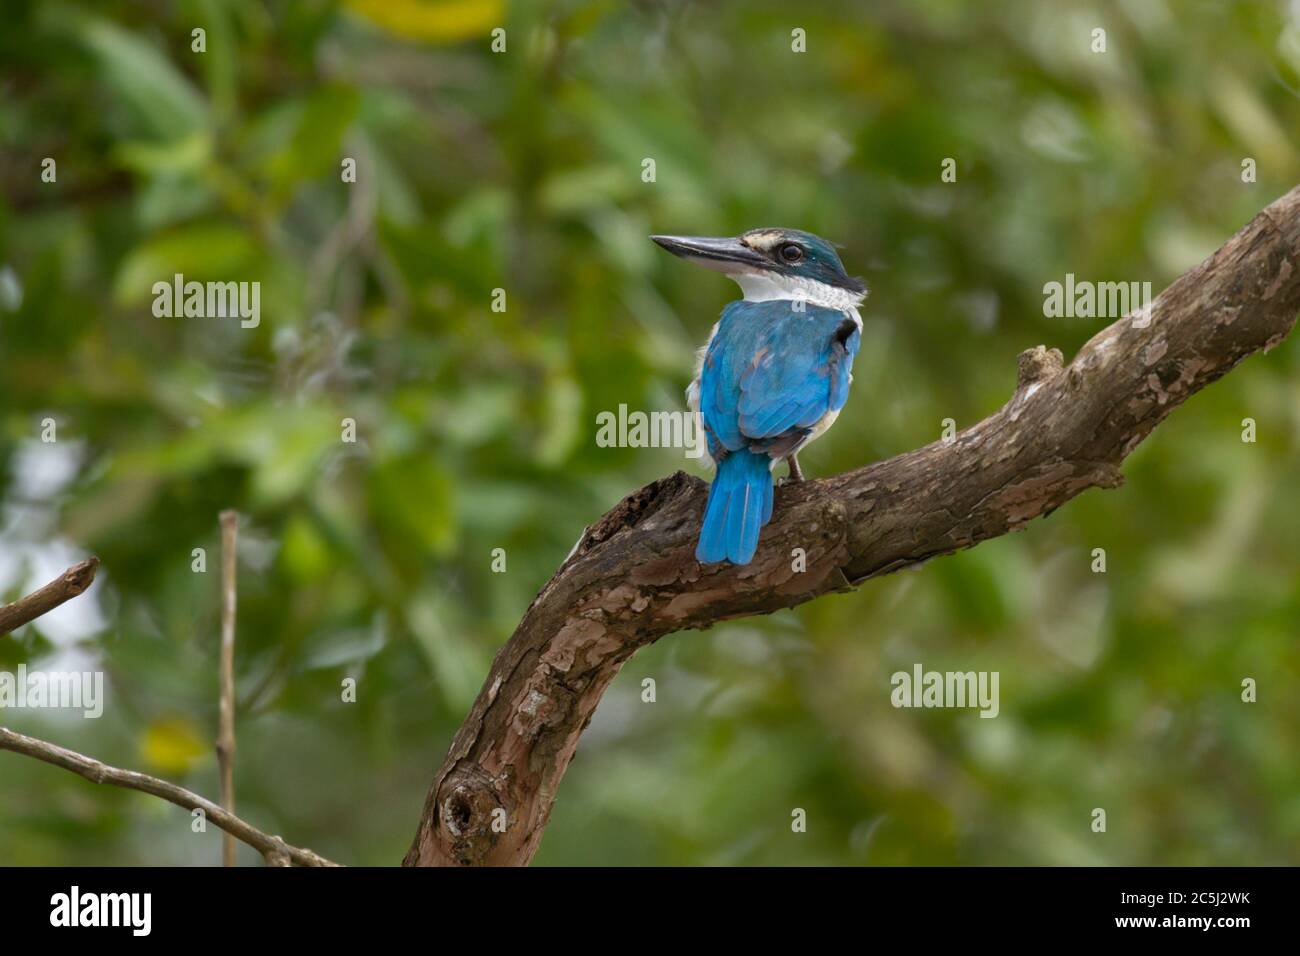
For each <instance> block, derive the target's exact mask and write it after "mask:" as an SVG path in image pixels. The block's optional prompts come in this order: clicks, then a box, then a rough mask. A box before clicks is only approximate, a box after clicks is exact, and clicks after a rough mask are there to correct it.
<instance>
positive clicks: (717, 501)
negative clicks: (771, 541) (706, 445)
mask: <svg viewBox="0 0 1300 956" xmlns="http://www.w3.org/2000/svg"><path fill="white" fill-rule="evenodd" d="M771 517H772V459H771V458H769V457H768V456H767V455H766V454H763V453H761V452H759V453H755V452H751V451H749V450H748V449H741V450H740V451H733V452H732V453H731V454H729V455H727V457H726V458H724V459H722V461H721V462H719V463H718V475H717V477H716V478H714V479H713V484H712V485H711V486H710V488H709V503H708V504H707V505H705V508H704V523H703V525H702V526H701V527H700V541H699V544H698V545H696V547H695V559H696V560H697V561H701V562H703V563H705V564H711V563H713V562H716V561H722V560H724V559H725V560H727V561H730V562H731V563H732V564H749V562H750V561H752V560H753V558H754V552H755V551H756V550H757V549H758V532H759V529H761V528H762V527H763V525H765V524H767V522H768V520H769V519H771Z"/></svg>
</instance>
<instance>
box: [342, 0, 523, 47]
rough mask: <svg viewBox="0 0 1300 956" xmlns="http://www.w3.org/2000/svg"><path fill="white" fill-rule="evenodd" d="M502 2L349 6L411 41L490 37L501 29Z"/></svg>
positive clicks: (362, 0) (395, 0) (352, 2)
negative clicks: (494, 28) (495, 29)
mask: <svg viewBox="0 0 1300 956" xmlns="http://www.w3.org/2000/svg"><path fill="white" fill-rule="evenodd" d="M503 6H504V4H503V3H502V2H501V0H348V7H349V8H350V9H351V10H352V11H353V12H354V13H357V14H359V15H360V16H363V17H365V18H366V19H367V20H369V21H371V22H372V23H374V24H376V25H377V26H380V27H383V28H384V29H385V30H388V31H389V32H390V33H396V34H397V35H398V36H402V37H406V38H407V39H410V40H430V41H450V40H465V39H468V38H470V37H476V36H483V37H486V36H487V34H488V32H489V31H490V30H491V29H492V28H493V27H499V26H501V20H502V8H503Z"/></svg>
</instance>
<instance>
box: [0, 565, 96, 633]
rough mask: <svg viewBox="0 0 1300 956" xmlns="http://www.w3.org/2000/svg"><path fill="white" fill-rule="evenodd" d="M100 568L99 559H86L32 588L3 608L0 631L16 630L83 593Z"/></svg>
mask: <svg viewBox="0 0 1300 956" xmlns="http://www.w3.org/2000/svg"><path fill="white" fill-rule="evenodd" d="M98 567H99V558H94V557H91V558H87V559H86V560H85V561H82V562H81V563H80V564H74V565H73V566H72V567H70V568H68V570H66V571H64V572H63V573H62V574H61V575H59V576H58V577H57V578H55V579H54V580H53V581H51V582H50V583H49V584H47V585H45V587H43V588H41V589H40V590H37V591H33V592H32V593H31V594H29V595H27V596H26V597H24V598H19V599H18V600H17V601H14V603H13V604H6V605H5V606H4V607H0V634H8V633H9V632H10V631H14V630H17V629H18V628H20V627H22V626H23V625H24V624H26V623H28V622H29V621H34V620H35V619H36V618H38V617H40V616H41V615H42V614H46V613H48V612H50V611H52V610H54V609H55V608H56V607H58V606H59V605H60V604H62V603H63V602H64V601H67V600H70V599H72V598H74V597H76V596H77V595H78V594H80V593H81V592H82V591H84V590H86V588H88V587H90V583H91V582H92V581H94V580H95V569H96V568H98Z"/></svg>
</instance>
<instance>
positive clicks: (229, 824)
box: [0, 727, 339, 866]
mask: <svg viewBox="0 0 1300 956" xmlns="http://www.w3.org/2000/svg"><path fill="white" fill-rule="evenodd" d="M0 750H10V751H13V752H14V753H18V754H24V755H26V756H28V757H35V758H36V759H37V760H43V761H45V763H50V764H54V766H56V767H62V768H63V769H64V770H71V771H72V772H73V773H75V774H79V775H81V776H83V777H85V778H86V779H87V780H89V781H90V782H91V783H107V784H112V785H113V786H115V787H125V788H127V789H128V790H139V791H140V792H141V793H148V794H152V795H153V796H155V797H161V798H162V799H164V800H167V801H170V802H171V803H174V804H176V805H177V806H178V807H184V808H185V809H186V810H191V811H193V810H200V809H201V810H202V811H203V813H204V815H205V816H206V817H207V819H209V820H211V821H212V822H213V823H214V824H216V825H217V826H218V827H220V828H221V829H222V830H224V831H225V832H226V833H229V834H230V835H231V836H233V837H236V838H237V839H239V840H242V841H243V842H244V843H247V844H248V845H249V846H251V847H253V849H255V850H257V851H258V852H260V853H261V854H262V855H263V856H264V857H266V861H267V862H268V863H270V864H271V865H272V866H277V865H281V866H283V865H288V863H296V864H297V865H298V866H338V865H339V864H337V863H332V862H330V861H329V860H327V859H325V858H324V857H323V856H318V855H317V854H315V853H313V852H312V851H311V850H306V849H301V848H299V847H296V846H290V845H289V844H287V843H285V842H284V840H282V839H281V838H280V837H278V836H271V835H269V834H266V833H263V832H262V831H261V830H259V829H257V828H256V827H254V826H252V825H250V824H248V823H245V822H244V821H243V820H241V819H239V817H237V816H235V815H234V814H233V813H227V812H226V811H225V810H223V809H222V808H221V807H219V806H217V805H216V804H215V803H213V802H212V801H211V800H208V799H206V798H204V797H200V796H199V795H198V794H197V793H191V792H190V791H188V790H186V789H185V788H184V787H178V786H176V784H174V783H168V782H167V781H166V780H159V779H158V778H157V777H150V776H149V775H147V774H143V773H137V772H136V771H134V770H120V769H118V768H117V767H110V766H108V764H104V763H100V762H99V761H98V760H95V759H93V758H91V757H87V756H85V755H84V754H79V753H76V752H75V751H72V750H65V749H64V748H62V747H58V746H55V745H54V744H51V743H47V742H46V741H44V740H38V739H36V738H35V737H28V736H26V735H25V734H20V733H15V732H14V731H12V730H9V729H8V728H5V727H0ZM286 861H288V863H286Z"/></svg>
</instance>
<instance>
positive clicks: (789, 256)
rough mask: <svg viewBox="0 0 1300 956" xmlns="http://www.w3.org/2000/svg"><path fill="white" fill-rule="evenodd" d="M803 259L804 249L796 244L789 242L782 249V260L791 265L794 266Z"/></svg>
mask: <svg viewBox="0 0 1300 956" xmlns="http://www.w3.org/2000/svg"><path fill="white" fill-rule="evenodd" d="M802 258H803V249H801V248H800V247H799V246H798V245H797V244H796V243H793V242H787V243H786V244H785V245H784V246H782V247H781V259H782V260H783V261H785V262H787V263H789V264H790V265H794V264H795V263H796V262H798V261H799V260H800V259H802Z"/></svg>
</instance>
